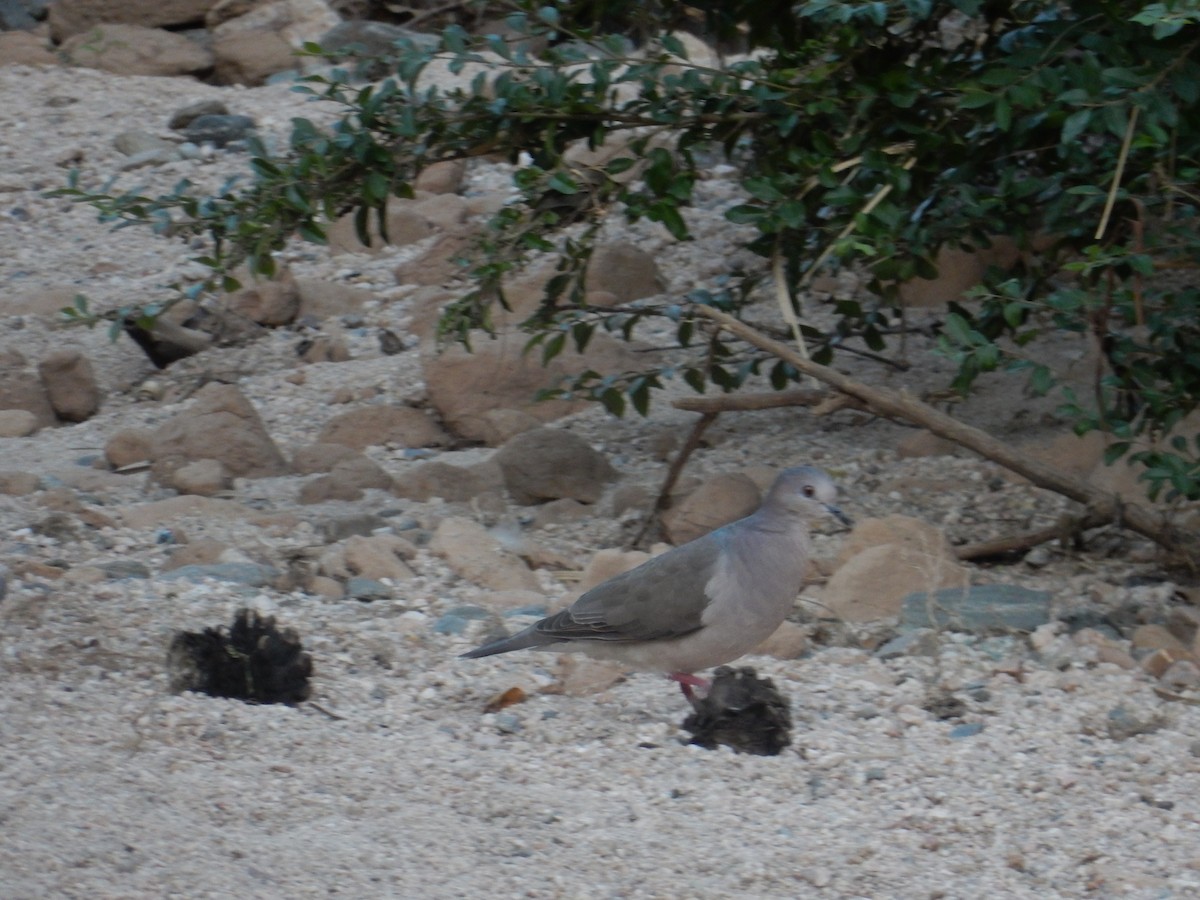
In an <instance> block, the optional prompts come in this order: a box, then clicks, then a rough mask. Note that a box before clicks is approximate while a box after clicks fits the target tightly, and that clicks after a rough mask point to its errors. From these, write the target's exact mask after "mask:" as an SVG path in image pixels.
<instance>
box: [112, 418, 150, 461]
mask: <svg viewBox="0 0 1200 900" xmlns="http://www.w3.org/2000/svg"><path fill="white" fill-rule="evenodd" d="M153 447H154V432H153V431H151V430H150V429H149V428H123V429H121V430H120V431H118V432H116V433H115V434H113V435H112V436H111V437H110V438H109V439H108V440H107V441H105V443H104V458H105V459H106V460H108V464H109V466H110V467H112V468H114V469H123V468H125V466H131V465H133V464H134V463H140V462H146V461H147V460H148V459H150V454H151V453H152V452H153Z"/></svg>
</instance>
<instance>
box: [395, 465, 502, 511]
mask: <svg viewBox="0 0 1200 900" xmlns="http://www.w3.org/2000/svg"><path fill="white" fill-rule="evenodd" d="M503 489H504V474H503V472H502V471H501V469H500V467H499V466H498V465H496V463H495V462H492V461H491V460H489V461H488V462H486V463H480V464H479V465H476V466H470V467H468V466H453V465H450V464H448V463H443V462H438V461H436V460H435V461H432V462H426V463H421V464H420V465H419V466H416V467H414V468H412V469H409V470H407V471H405V472H402V473H401V474H400V475H397V476H396V478H395V479H394V482H393V485H392V493H394V494H395V495H396V496H397V497H406V498H408V499H409V500H417V501H419V502H421V503H424V502H426V501H428V500H432V499H433V498H434V497H440V498H442V499H443V500H445V501H447V502H448V503H461V502H466V501H468V500H472V499H474V498H475V497H478V496H479V495H480V494H483V493H485V492H487V491H497V490H503Z"/></svg>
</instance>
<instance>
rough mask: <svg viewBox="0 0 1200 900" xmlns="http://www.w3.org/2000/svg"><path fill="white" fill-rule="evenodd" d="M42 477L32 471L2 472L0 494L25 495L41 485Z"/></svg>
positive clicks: (0, 473)
mask: <svg viewBox="0 0 1200 900" xmlns="http://www.w3.org/2000/svg"><path fill="white" fill-rule="evenodd" d="M41 484H42V479H40V478H39V477H38V476H37V475H34V474H33V473H32V472H0V494H7V495H8V496H10V497H24V496H26V495H27V494H32V493H33V492H34V491H36V490H37V489H38V488H39V487H41Z"/></svg>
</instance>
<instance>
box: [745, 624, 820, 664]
mask: <svg viewBox="0 0 1200 900" xmlns="http://www.w3.org/2000/svg"><path fill="white" fill-rule="evenodd" d="M811 647H812V643H811V642H810V641H809V639H808V632H807V631H805V630H804V629H803V628H802V627H801V626H799V625H797V624H796V623H795V622H784V623H782V624H781V625H780V626H779V627H778V628H776V629H775V633H774V634H772V635H771V636H770V637H769V638H767V639H766V640H765V641H763V642H762V643H761V644H759V645H758V646H757V647H755V648H754V649H753V650H751V651H750V652H751V653H752V654H757V655H759V656H772V657H774V658H775V659H783V660H788V659H799V658H800V657H802V656H804V655H805V654H806V653H808V652H809V650H810V649H811Z"/></svg>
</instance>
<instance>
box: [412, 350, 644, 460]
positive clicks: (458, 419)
mask: <svg viewBox="0 0 1200 900" xmlns="http://www.w3.org/2000/svg"><path fill="white" fill-rule="evenodd" d="M525 343H526V337H525V335H522V334H516V333H506V334H501V335H500V336H498V337H497V338H496V339H494V340H493V339H491V338H489V337H488V336H487V335H483V334H474V335H473V336H472V349H473V352H467V351H466V350H465V349H463V348H462V347H461V346H460V345H458V344H453V345H448V346H445V347H443V348H441V349H440V350H439V348H437V347H436V346H434V345H433V344H432V343H427V344H425V345H424V346H423V347H422V353H421V361H422V364H423V367H424V375H425V384H426V385H427V387H428V391H429V399H430V402H431V403H432V404H433V406H434V408H435V409H436V410H437V412H438V414H439V416H440V417H441V419H442V421H443V422H444V423H445V424H446V427H447V428H448V429H449V430H450V431H451V432H452V433H454V434H456V435H459V436H461V437H464V438H467V439H468V440H478V441H482V440H484V439H485V438H486V437H487V436H488V435H490V434H494V432H493V431H492V425H491V424H490V423H489V422H488V420H487V418H486V413H488V412H489V411H491V410H497V409H518V410H522V411H524V412H527V413H529V414H530V415H532V416H534V417H535V418H537V419H539V420H540V421H542V422H549V421H552V420H554V419H557V418H559V417H561V416H565V415H567V414H569V413H571V412H575V411H577V410H580V409H583V408H584V407H585V406H587V401H583V400H575V401H566V400H543V401H540V402H538V401H537V399H536V397H537V393H538V391H539V390H541V389H542V388H545V387H547V386H552V385H554V384H557V383H559V382H560V381H561V379H562V377H563V376H565V375H567V374H568V373H575V372H582V371H584V370H585V369H592V370H594V371H597V372H624V371H630V370H633V369H643V368H646V367H647V366H649V365H653V364H654V359H653V357H654V355H653V354H645V353H635V352H634V351H635V350H636V349H637V348H638V345H636V344H625V343H623V342H618V341H617V340H616V339H614V338H612V337H610V336H609V335H607V334H601V333H597V334H596V335H595V336H594V337H593V338H592V340H591V343H589V344H588V347H587V350H586V351H585V352H584V353H583V354H582V355H581V354H577V353H575V352H574V351H573V350H566V351H564V352H563V353H562V354H561V355H559V356H557V357H556V358H555V359H554V360H553V361H552V362H551V363H550V365H548V366H542V364H541V361H540V359H539V358H538V357H537V354H525V353H523V350H524V346H525Z"/></svg>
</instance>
